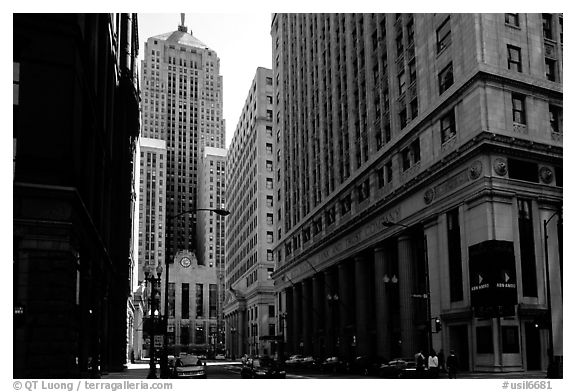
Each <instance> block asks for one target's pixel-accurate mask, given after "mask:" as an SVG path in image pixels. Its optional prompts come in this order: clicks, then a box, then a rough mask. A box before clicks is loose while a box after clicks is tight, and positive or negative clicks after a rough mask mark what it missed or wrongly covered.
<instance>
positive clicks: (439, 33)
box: [436, 17, 452, 53]
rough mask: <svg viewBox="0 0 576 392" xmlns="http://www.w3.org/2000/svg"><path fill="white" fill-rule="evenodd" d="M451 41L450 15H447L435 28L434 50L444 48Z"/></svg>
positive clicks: (439, 50)
mask: <svg viewBox="0 0 576 392" xmlns="http://www.w3.org/2000/svg"><path fill="white" fill-rule="evenodd" d="M451 42H452V37H451V32H450V17H448V18H446V20H445V21H444V23H442V25H440V27H439V28H438V29H437V30H436V52H437V53H440V52H441V51H442V50H444V48H446V47H447V46H448V45H450V43H451Z"/></svg>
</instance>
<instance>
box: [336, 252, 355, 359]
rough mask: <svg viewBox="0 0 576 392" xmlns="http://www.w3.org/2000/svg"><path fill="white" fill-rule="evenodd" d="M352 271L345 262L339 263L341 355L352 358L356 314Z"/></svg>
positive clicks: (339, 336)
mask: <svg viewBox="0 0 576 392" xmlns="http://www.w3.org/2000/svg"><path fill="white" fill-rule="evenodd" d="M351 275H352V274H351V273H350V268H348V266H347V265H346V263H345V262H341V263H340V264H338V287H339V293H338V296H339V299H338V301H337V303H338V305H339V306H338V311H339V312H340V329H339V331H338V339H339V349H338V352H339V355H340V357H342V358H343V359H350V357H351V348H352V347H351V344H352V331H351V327H352V324H353V321H352V317H353V316H354V306H353V305H354V293H353V292H352V290H351V287H350V286H351V283H352V280H353V276H351Z"/></svg>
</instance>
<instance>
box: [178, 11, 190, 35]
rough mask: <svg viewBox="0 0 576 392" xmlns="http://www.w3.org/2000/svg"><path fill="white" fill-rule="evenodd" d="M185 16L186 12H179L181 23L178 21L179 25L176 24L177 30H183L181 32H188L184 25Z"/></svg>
mask: <svg viewBox="0 0 576 392" xmlns="http://www.w3.org/2000/svg"><path fill="white" fill-rule="evenodd" d="M185 17H186V14H185V13H181V14H180V20H181V23H180V26H178V31H183V32H185V33H187V32H188V27H186V26H184V18H185Z"/></svg>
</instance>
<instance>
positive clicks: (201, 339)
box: [195, 323, 206, 344]
mask: <svg viewBox="0 0 576 392" xmlns="http://www.w3.org/2000/svg"><path fill="white" fill-rule="evenodd" d="M195 340H196V344H204V343H206V336H205V332H204V324H202V323H196V339H195Z"/></svg>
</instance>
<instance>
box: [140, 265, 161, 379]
mask: <svg viewBox="0 0 576 392" xmlns="http://www.w3.org/2000/svg"><path fill="white" fill-rule="evenodd" d="M144 276H145V279H146V281H147V282H150V286H151V290H150V319H149V320H150V322H149V323H148V326H149V328H150V332H149V335H150V370H149V371H148V376H147V378H157V377H156V348H155V339H154V337H155V330H156V324H157V322H156V318H157V316H158V314H159V312H158V309H155V305H156V303H157V302H158V301H159V300H160V294H159V293H158V290H157V287H156V286H157V285H158V286H159V285H160V278H161V276H162V265H161V264H158V266H157V267H156V277H154V274H153V271H152V267H150V265H149V264H148V265H146V267H144ZM158 305H160V304H159V303H158Z"/></svg>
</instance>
